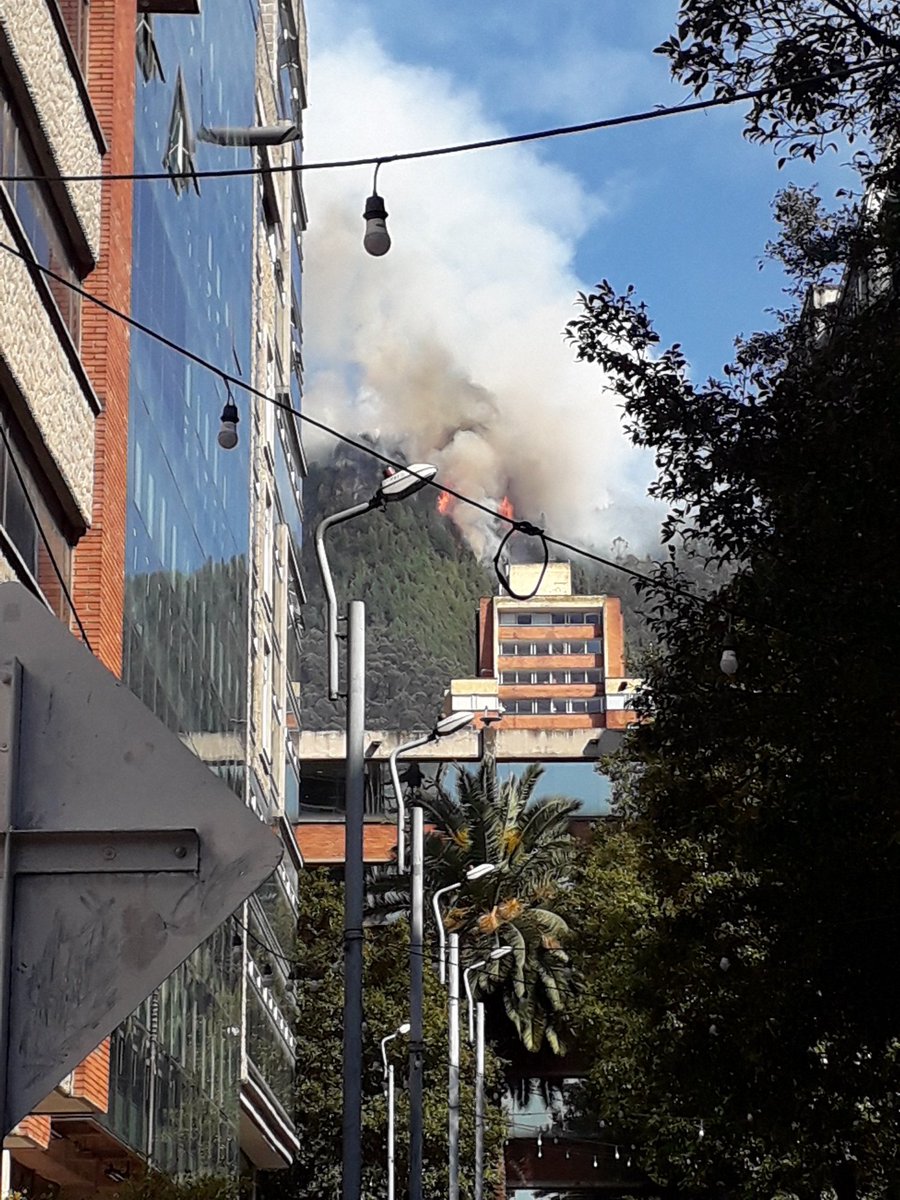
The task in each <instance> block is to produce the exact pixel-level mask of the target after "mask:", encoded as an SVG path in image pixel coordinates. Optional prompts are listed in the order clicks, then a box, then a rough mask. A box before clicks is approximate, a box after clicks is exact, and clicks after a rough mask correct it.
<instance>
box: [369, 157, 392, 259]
mask: <svg viewBox="0 0 900 1200" xmlns="http://www.w3.org/2000/svg"><path fill="white" fill-rule="evenodd" d="M380 166H381V163H376V164H375V177H374V179H373V180H372V195H371V196H369V198H368V200H366V209H365V212H364V213H363V219H364V220H365V222H366V232H365V236H364V237H363V245H364V246H365V248H366V253H367V254H371V255H372V257H373V258H380V257H381V256H382V254H387V252H388V250H390V248H391V235H390V234H389V233H388V231H387V215H388V214H387V209H386V208H385V207H384V201H383V200H382V198H381V197H380V196H379V195H378V168H379V167H380Z"/></svg>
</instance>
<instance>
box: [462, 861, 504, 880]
mask: <svg viewBox="0 0 900 1200" xmlns="http://www.w3.org/2000/svg"><path fill="white" fill-rule="evenodd" d="M496 870H497V866H496V863H479V864H478V865H477V866H475V867H469V869H468V871H466V879H467V880H468V881H469V883H474V882H475V880H476V879H484V877H485V875H492V874H493V873H494V871H496Z"/></svg>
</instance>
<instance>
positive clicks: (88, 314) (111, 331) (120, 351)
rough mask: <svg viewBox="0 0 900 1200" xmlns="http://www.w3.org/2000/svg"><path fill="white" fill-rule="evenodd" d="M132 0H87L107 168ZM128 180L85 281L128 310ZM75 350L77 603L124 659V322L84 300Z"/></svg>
mask: <svg viewBox="0 0 900 1200" xmlns="http://www.w3.org/2000/svg"><path fill="white" fill-rule="evenodd" d="M135 23H136V13H135V0H92V3H91V7H90V40H89V46H90V49H89V61H88V88H89V91H90V94H91V98H92V100H93V103H94V107H95V110H96V112H97V116H98V118H99V120H100V124H101V126H102V127H103V132H104V134H105V136H106V139H107V143H108V145H109V153H108V154H107V156H106V158H105V160H104V173H106V174H110V173H114V174H121V173H126V174H127V173H128V172H130V171H131V170H132V169H133V162H134V89H135V54H134V36H135ZM132 190H133V189H132V184H131V183H130V182H127V181H111V182H108V183H106V184H105V185H104V188H103V197H102V207H101V225H100V259H99V263H98V266H97V269H96V270H95V271H94V272H93V273H92V274H91V275H90V276H89V278H88V280H87V281H86V287H87V289H88V290H89V291H90V292H91V293H92V294H93V295H95V296H97V297H99V298H100V299H103V300H105V301H106V302H107V303H109V304H111V305H113V306H114V307H115V308H118V309H120V310H124V311H125V312H128V311H129V309H130V306H131V305H130V298H131V241H132V237H131V222H132ZM81 352H82V359H83V361H84V365H85V367H86V369H87V372H88V374H89V376H90V378H91V381H92V382H93V384H94V388H95V389H96V391H97V394H98V396H99V397H100V400H101V402H102V404H103V412H102V414H101V416H100V417H99V418H98V420H97V426H96V434H95V438H96V454H95V460H94V497H93V513H92V518H91V528H90V531H89V532H88V534H87V535H86V536H85V537H84V538H83V539H82V541H81V542H80V543H79V545H78V547H77V550H76V554H75V577H74V587H75V604H76V607H77V609H78V612H79V615H80V616H81V619H82V621H83V622H84V624H85V628H86V629H87V631H88V636H89V637H90V639H91V644H92V646H93V648H94V652H95V653H96V654H97V656H98V657H99V658H100V660H101V661H102V662H103V663H104V665H105V666H107V667H108V668H109V669H110V670H111V671H113V672H114V673H115V674H117V675H118V674H120V673H121V667H122V609H123V602H124V575H125V494H126V484H127V463H128V449H127V446H128V377H129V331H128V326H127V325H126V324H125V322H124V321H121V320H119V319H118V318H117V317H113V316H111V315H109V314H107V313H105V312H103V311H102V310H101V309H99V308H97V307H96V306H95V305H92V304H91V303H90V302H89V301H88V302H85V304H84V306H83V317H82V335H81Z"/></svg>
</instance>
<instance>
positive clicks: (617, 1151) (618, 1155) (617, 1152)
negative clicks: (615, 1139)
mask: <svg viewBox="0 0 900 1200" xmlns="http://www.w3.org/2000/svg"><path fill="white" fill-rule="evenodd" d="M621 1157H622V1156H621V1154H620V1153H619V1147H618V1146H616V1162H618V1161H619V1159H620V1158H621Z"/></svg>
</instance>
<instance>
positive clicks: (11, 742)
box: [0, 659, 22, 1143]
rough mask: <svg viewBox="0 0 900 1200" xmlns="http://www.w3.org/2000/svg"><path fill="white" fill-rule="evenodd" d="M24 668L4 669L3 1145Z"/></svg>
mask: <svg viewBox="0 0 900 1200" xmlns="http://www.w3.org/2000/svg"><path fill="white" fill-rule="evenodd" d="M21 686H22V668H21V666H20V664H19V663H18V661H17V660H15V659H13V660H12V662H6V663H3V666H2V670H0V836H2V837H3V850H2V855H3V858H2V865H0V871H2V878H0V1143H2V1141H3V1139H4V1138H5V1137H6V1135H7V1134H8V1133H9V1122H8V1120H7V1111H8V1104H7V1093H6V1074H7V1069H8V1067H9V985H10V968H11V954H12V918H13V913H12V906H13V877H12V876H13V837H14V834H13V830H14V829H15V826H16V787H17V780H16V774H17V770H18V749H19V747H18V731H19V696H20V691H21Z"/></svg>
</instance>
